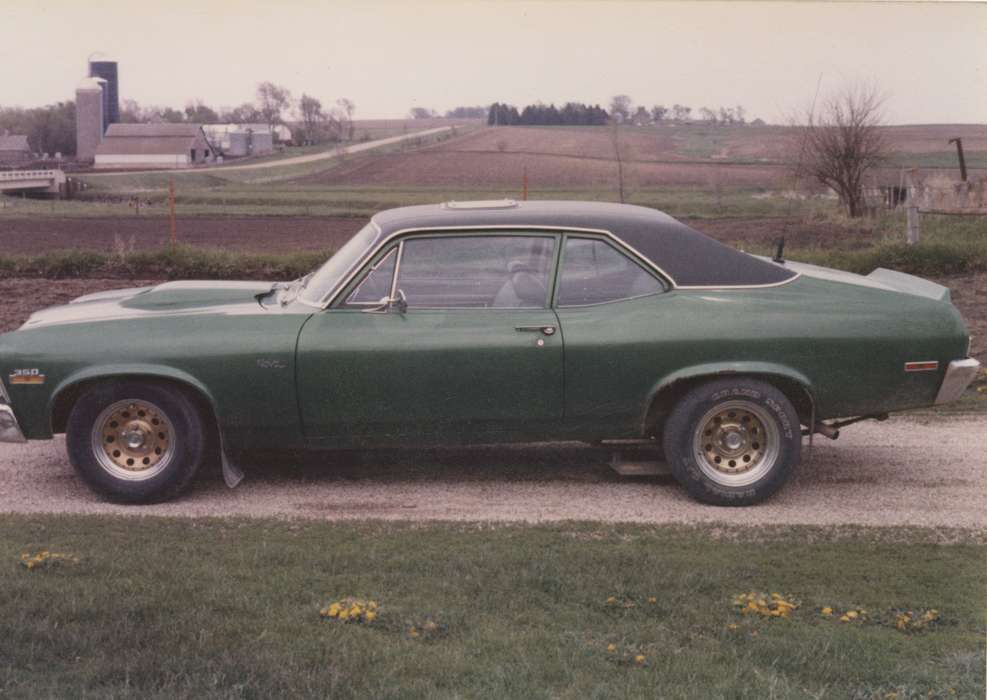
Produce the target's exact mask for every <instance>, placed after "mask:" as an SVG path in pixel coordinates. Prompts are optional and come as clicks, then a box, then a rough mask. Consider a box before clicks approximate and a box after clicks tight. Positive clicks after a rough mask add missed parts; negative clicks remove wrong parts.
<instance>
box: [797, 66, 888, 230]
mask: <svg viewBox="0 0 987 700" xmlns="http://www.w3.org/2000/svg"><path fill="white" fill-rule="evenodd" d="M884 99H885V98H884V97H883V96H882V95H881V93H880V92H879V91H878V90H877V88H876V87H875V86H872V85H856V86H850V87H845V88H843V89H842V90H840V91H838V92H836V93H833V94H832V95H830V96H829V97H828V98H827V99H826V100H825V101H824V102H823V104H822V107H820V108H819V109H818V110H817V109H815V108H814V107H809V108H808V109H806V110H805V112H804V114H803V117H802V119H801V120H800V121H801V122H802V126H801V128H800V132H799V137H800V142H801V144H800V149H799V151H800V153H799V158H798V163H797V164H796V177H799V176H808V177H812V178H814V179H815V180H817V181H818V182H820V183H822V184H823V185H826V186H827V187H830V188H832V189H833V190H834V191H835V192H836V194H837V196H838V197H839V198H840V203H841V204H842V205H843V208H844V210H845V211H846V213H847V215H848V216H850V217H858V216H861V215H863V213H864V177H865V176H866V174H867V172H868V171H870V170H871V169H872V168H875V167H877V166H879V165H880V164H881V163H882V162H884V161H885V160H886V159H887V157H888V156H889V155H890V152H891V149H890V145H889V143H888V141H887V138H886V137H885V136H884V134H883V133H882V131H881V124H882V122H883V107H884Z"/></svg>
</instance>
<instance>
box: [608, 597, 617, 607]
mask: <svg viewBox="0 0 987 700" xmlns="http://www.w3.org/2000/svg"><path fill="white" fill-rule="evenodd" d="M616 602H617V599H616V598H614V597H613V596H610V597H609V598H607V603H608V604H610V605H613V604H614V603H616Z"/></svg>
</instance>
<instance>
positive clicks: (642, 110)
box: [634, 107, 651, 126]
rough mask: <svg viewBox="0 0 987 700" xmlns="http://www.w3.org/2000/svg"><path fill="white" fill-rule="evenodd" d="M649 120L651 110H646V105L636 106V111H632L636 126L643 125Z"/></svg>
mask: <svg viewBox="0 0 987 700" xmlns="http://www.w3.org/2000/svg"><path fill="white" fill-rule="evenodd" d="M650 121H651V112H649V111H648V108H647V107H638V108H637V111H636V112H634V123H635V124H636V125H637V126H645V125H646V124H647V123H648V122H650Z"/></svg>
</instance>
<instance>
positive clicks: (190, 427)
mask: <svg viewBox="0 0 987 700" xmlns="http://www.w3.org/2000/svg"><path fill="white" fill-rule="evenodd" d="M65 432H66V443H67V447H68V453H69V459H70V461H71V462H72V466H74V467H75V469H76V471H77V472H78V473H79V475H80V476H82V478H83V480H84V481H85V482H86V483H87V484H88V485H89V486H90V488H92V489H93V490H94V491H96V492H97V493H99V494H101V495H103V496H105V497H106V498H108V499H109V500H112V501H116V502H119V503H156V502H160V501H165V500H168V499H170V498H173V497H175V496H177V495H178V494H179V493H181V492H182V491H184V490H185V489H186V488H187V487H188V485H189V483H191V481H192V479H193V477H194V476H195V473H196V472H197V471H198V469H199V465H200V464H201V463H202V460H203V454H204V451H205V432H204V430H203V422H202V418H201V416H200V414H199V410H198V408H197V407H196V405H195V403H194V402H193V401H192V400H191V399H190V398H189V396H188V395H187V394H186V392H184V391H182V390H181V389H179V388H177V387H173V386H170V385H167V384H160V383H154V382H138V381H121V382H111V383H106V384H100V385H97V386H95V387H93V388H91V389H89V390H88V391H86V392H85V393H84V394H83V395H82V396H81V397H79V399H78V401H76V403H75V405H74V406H73V408H72V411H71V413H70V414H69V418H68V423H67V425H66V431H65Z"/></svg>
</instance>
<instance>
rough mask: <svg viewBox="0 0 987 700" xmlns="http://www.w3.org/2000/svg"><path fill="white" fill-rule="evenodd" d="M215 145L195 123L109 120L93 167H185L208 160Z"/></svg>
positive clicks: (209, 161)
mask: <svg viewBox="0 0 987 700" xmlns="http://www.w3.org/2000/svg"><path fill="white" fill-rule="evenodd" d="M215 159H216V149H215V148H214V147H213V145H212V144H211V143H210V142H209V139H207V138H206V135H205V132H203V130H202V126H201V125H199V124H110V127H109V128H108V129H107V130H106V135H105V136H104V137H103V141H102V143H100V144H99V147H98V148H97V149H96V159H95V166H96V167H97V168H188V167H191V166H193V165H200V164H202V163H212V162H213V161H214V160H215Z"/></svg>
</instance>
